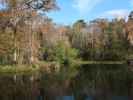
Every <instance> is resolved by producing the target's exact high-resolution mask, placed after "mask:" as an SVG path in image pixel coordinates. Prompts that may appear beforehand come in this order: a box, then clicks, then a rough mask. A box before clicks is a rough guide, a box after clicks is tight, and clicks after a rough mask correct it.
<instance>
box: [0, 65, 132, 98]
mask: <svg viewBox="0 0 133 100" xmlns="http://www.w3.org/2000/svg"><path fill="white" fill-rule="evenodd" d="M71 70H72V69H71ZM132 76H133V74H132V72H131V71H130V70H129V69H128V67H127V66H126V65H82V66H80V67H78V68H77V72H76V73H71V71H68V70H66V69H65V70H64V71H62V72H60V73H56V74H55V73H46V72H43V71H40V72H38V73H30V74H29V73H26V74H25V73H23V74H14V73H4V74H3V73H2V74H1V75H0V100H133V97H132V96H133V77H132Z"/></svg>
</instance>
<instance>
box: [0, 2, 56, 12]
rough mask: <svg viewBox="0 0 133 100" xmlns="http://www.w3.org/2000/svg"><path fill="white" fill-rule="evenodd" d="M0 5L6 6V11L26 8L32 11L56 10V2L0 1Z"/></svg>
mask: <svg viewBox="0 0 133 100" xmlns="http://www.w3.org/2000/svg"><path fill="white" fill-rule="evenodd" d="M0 1H1V2H0V3H4V4H6V5H7V8H8V9H11V8H18V7H20V8H21V7H23V8H28V9H32V10H42V11H50V10H53V9H58V7H57V5H56V0H0Z"/></svg>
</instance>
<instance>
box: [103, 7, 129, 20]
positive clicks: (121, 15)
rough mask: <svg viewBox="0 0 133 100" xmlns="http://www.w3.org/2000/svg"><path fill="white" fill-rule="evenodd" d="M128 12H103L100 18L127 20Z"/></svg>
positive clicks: (120, 10) (118, 10) (125, 10)
mask: <svg viewBox="0 0 133 100" xmlns="http://www.w3.org/2000/svg"><path fill="white" fill-rule="evenodd" d="M129 12H130V11H129V10H127V9H115V10H110V11H106V12H104V13H103V14H102V16H101V17H113V18H118V19H121V18H127V16H128V15H129Z"/></svg>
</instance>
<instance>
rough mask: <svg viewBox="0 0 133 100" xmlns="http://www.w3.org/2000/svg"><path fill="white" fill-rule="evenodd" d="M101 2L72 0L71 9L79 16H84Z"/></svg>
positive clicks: (100, 0) (97, 0)
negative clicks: (77, 12)
mask: <svg viewBox="0 0 133 100" xmlns="http://www.w3.org/2000/svg"><path fill="white" fill-rule="evenodd" d="M102 1H103V0H74V4H73V7H74V8H76V9H77V10H78V11H79V12H80V14H86V13H88V12H90V11H91V10H92V9H93V8H94V7H95V6H96V5H98V4H99V3H101V2H102Z"/></svg>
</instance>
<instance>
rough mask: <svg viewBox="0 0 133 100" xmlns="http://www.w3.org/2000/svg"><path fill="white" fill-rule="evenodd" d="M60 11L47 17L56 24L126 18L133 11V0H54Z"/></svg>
mask: <svg viewBox="0 0 133 100" xmlns="http://www.w3.org/2000/svg"><path fill="white" fill-rule="evenodd" d="M56 1H57V5H58V6H59V8H60V10H58V11H51V12H49V13H48V14H47V15H48V16H49V17H50V18H51V19H53V21H54V22H55V23H58V24H65V25H68V24H72V23H74V22H75V21H76V20H79V19H84V20H85V21H88V22H89V21H91V20H93V19H96V18H108V19H112V18H116V17H117V18H126V17H127V16H128V15H129V13H130V12H131V11H132V10H133V0H56Z"/></svg>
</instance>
